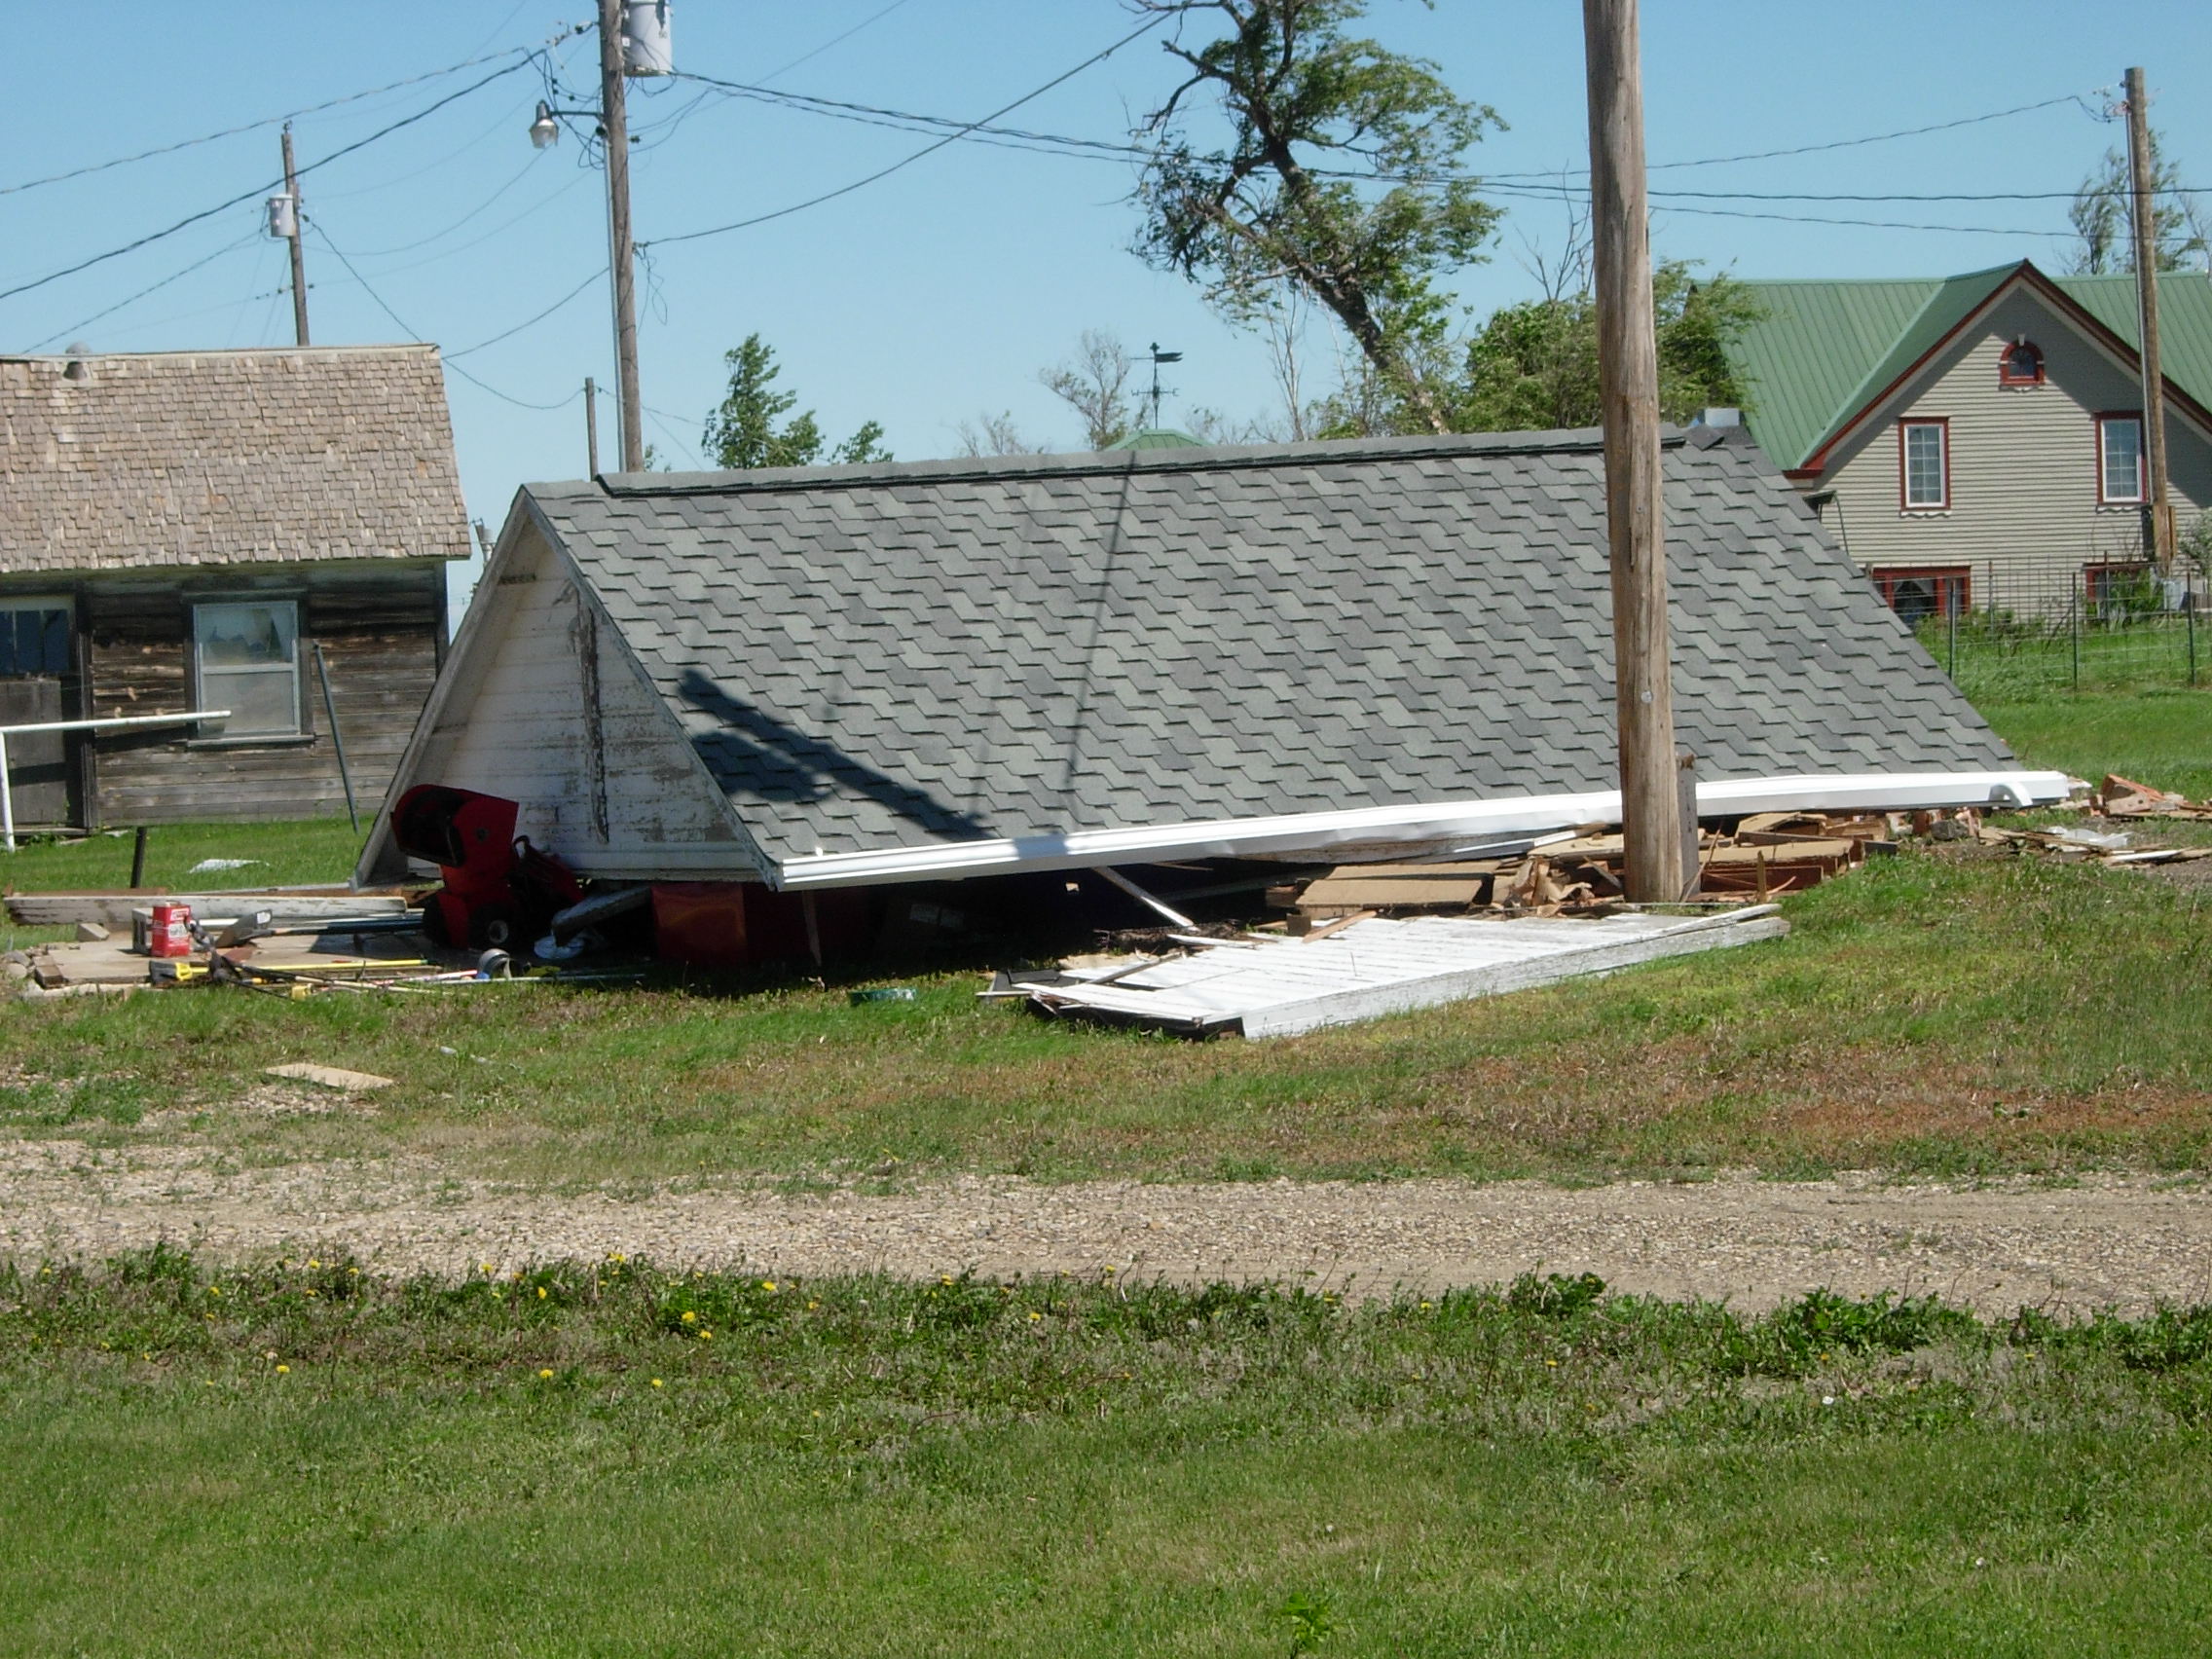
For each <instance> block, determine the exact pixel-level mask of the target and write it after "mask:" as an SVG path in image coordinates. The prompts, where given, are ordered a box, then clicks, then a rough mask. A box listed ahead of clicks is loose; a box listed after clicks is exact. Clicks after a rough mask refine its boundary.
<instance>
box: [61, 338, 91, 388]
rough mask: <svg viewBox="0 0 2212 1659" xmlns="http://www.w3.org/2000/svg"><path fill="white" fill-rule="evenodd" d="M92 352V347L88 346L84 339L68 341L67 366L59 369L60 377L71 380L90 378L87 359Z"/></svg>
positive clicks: (89, 366)
mask: <svg viewBox="0 0 2212 1659" xmlns="http://www.w3.org/2000/svg"><path fill="white" fill-rule="evenodd" d="M91 356H92V347H90V346H88V345H87V344H86V343H85V342H84V341H82V340H72V341H70V342H69V350H68V357H69V366H68V367H67V368H65V369H63V370H62V371H61V376H62V379H64V380H73V381H81V380H90V379H91V378H92V363H91V362H90V361H89V359H90V358H91Z"/></svg>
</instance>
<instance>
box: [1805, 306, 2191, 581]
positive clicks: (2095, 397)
mask: <svg viewBox="0 0 2212 1659" xmlns="http://www.w3.org/2000/svg"><path fill="white" fill-rule="evenodd" d="M2023 335H2024V336H2026V337H2027V338H2028V339H2029V340H2031V341H2033V342H2034V343H2035V344H2036V345H2037V346H2039V347H2041V348H2042V349H2043V354H2044V384H2043V385H2042V386H2040V387H2000V386H1999V385H1998V360H1999V357H2000V355H2001V353H2002V352H2003V350H2004V349H2005V348H2006V347H2007V346H2009V344H2011V342H2012V341H2014V340H2015V339H2017V338H2019V337H2021V336H2023ZM2140 406H2141V398H2140V396H2139V394H2138V392H2137V389H2136V377H2135V374H2134V371H2133V369H2132V367H2129V366H2123V365H2122V364H2121V363H2120V362H2119V361H2117V360H2116V359H2115V358H2114V357H2113V356H2111V355H2110V354H2109V353H2108V352H2107V351H2106V350H2104V349H2103V348H2102V347H2100V346H2098V345H2097V344H2096V343H2095V342H2094V341H2092V340H2091V339H2090V338H2089V337H2088V336H2086V335H2084V334H2083V333H2081V332H2080V331H2079V330H2077V329H2076V328H2075V327H2074V326H2073V325H2072V324H2071V323H2070V322H2068V321H2066V320H2064V319H2063V318H2061V317H2060V316H2059V315H2058V314H2057V313H2054V312H2052V311H2051V310H2050V309H2049V308H2048V307H2047V306H2046V304H2045V303H2044V302H2043V301H2042V300H2041V299H2040V298H2038V297H2037V296H2036V295H2035V294H2033V293H2032V292H2030V291H2027V290H2024V289H2016V290H2015V291H2013V292H2012V293H2010V294H2008V295H2006V296H2005V297H2004V298H2003V299H2001V300H2000V301H1999V302H1998V303H1997V305H1996V306H1995V307H1994V308H1992V310H1991V311H1990V313H1989V314H1988V315H1987V316H1986V317H1984V318H1983V319H1982V320H1981V321H1980V322H1978V323H1976V324H1975V325H1974V326H1973V327H1972V328H1971V329H1969V330H1968V331H1966V333H1964V334H1962V335H1961V337H1960V338H1959V339H1958V340H1955V341H1953V342H1952V343H1951V345H1950V346H1948V347H1947V348H1945V350H1943V351H1942V352H1941V353H1940V354H1938V355H1937V357H1936V359H1935V360H1934V361H1932V362H1931V363H1929V364H1928V365H1927V366H1926V367H1925V368H1923V369H1922V370H1921V372H1920V374H1919V375H1918V376H1917V377H1916V378H1915V379H1914V380H1913V381H1912V382H1910V383H1908V384H1907V385H1906V386H1905V387H1903V388H1901V389H1900V390H1899V393H1898V394H1896V395H1895V396H1894V397H1893V398H1892V399H1891V400H1890V402H1889V403H1888V404H1887V405H1885V406H1884V407H1883V408H1882V409H1880V410H1878V411H1876V413H1875V415H1874V417H1873V418H1872V419H1870V420H1869V421H1868V422H1867V423H1866V424H1865V426H1864V428H1863V429H1862V431H1861V432H1859V433H1857V434H1855V435H1854V437H1853V438H1852V440H1851V441H1850V443H1849V444H1847V445H1845V446H1844V447H1843V448H1841V449H1840V450H1839V452H1838V455H1837V458H1836V459H1834V460H1833V461H1831V462H1830V465H1829V467H1828V470H1827V472H1826V474H1825V477H1823V478H1822V479H1821V481H1820V482H1819V483H1818V484H1817V485H1814V486H1810V487H1811V488H1817V489H1823V490H1831V489H1832V490H1833V491H1835V493H1836V499H1835V501H1834V502H1833V503H1831V504H1830V505H1829V506H1827V507H1826V508H1825V511H1824V513H1823V517H1824V518H1825V520H1826V522H1827V525H1828V528H1829V529H1830V530H1831V531H1839V532H1840V534H1841V535H1842V538H1843V539H1844V541H1845V542H1846V543H1847V544H1848V547H1849V550H1850V552H1851V555H1852V557H1853V558H1854V559H1855V560H1857V561H1858V562H1859V563H1860V564H1861V565H1862V566H1867V567H1874V568H1878V567H1899V566H1942V565H1964V566H1968V567H1970V568H1971V570H1972V576H1973V602H1974V603H1975V604H1976V605H1981V604H1983V603H1985V602H1986V600H1987V598H1988V595H1989V590H1990V588H1991V587H1992V586H1994V587H1995V589H1996V593H1997V597H1998V598H1999V599H2000V600H2001V602H2002V603H2005V604H2007V605H2014V604H2025V603H2027V602H2028V601H2029V599H2030V598H2031V596H2032V597H2034V598H2037V599H2041V600H2047V599H2056V600H2058V601H2060V602H2063V600H2064V598H2065V596H2066V594H2068V593H2069V592H2072V591H2074V584H2075V583H2077V582H2078V581H2079V579H2080V578H2079V568H2080V566H2082V565H2083V564H2084V563H2088V562H2091V561H2095V560H2100V559H2119V558H2128V557H2140V553H2139V552H2138V551H2137V550H2138V549H2139V548H2140V546H2141V543H2142V516H2141V511H2140V509H2139V508H2136V507H2132V506H2099V505H2098V504H2097V434H2096V416H2097V415H2099V414H2109V413H2114V412H2120V411H2127V410H2133V409H2137V408H2139V407H2140ZM1935 418H1944V419H1947V420H1948V421H1949V423H1950V432H1951V442H1950V464H1951V504H1950V506H1949V507H1948V508H1947V509H1944V510H1942V511H1939V512H1927V511H1907V510H1905V509H1904V508H1902V507H1901V506H1900V505H1899V500H1900V496H1899V472H1898V466H1899V462H1898V423H1899V420H1900V419H1908V420H1910V419H1919V420H1927V419H1935ZM2166 453H2167V457H2168V463H2167V470H2168V475H2169V485H2168V487H2169V490H2170V491H2171V493H2172V497H2173V501H2174V508H2175V512H2176V514H2177V516H2178V517H2179V519H2180V522H2181V524H2182V526H2183V527H2184V528H2185V529H2186V528H2187V526H2188V525H2189V523H2190V522H2191V520H2192V519H2194V517H2195V515H2196V514H2197V513H2198V512H2199V511H2201V510H2202V509H2203V508H2204V507H2205V506H2207V505H2208V504H2212V443H2208V442H2207V440H2206V437H2205V435H2204V433H2203V432H2202V430H2200V429H2199V428H2198V427H2197V425H2196V424H2195V423H2194V422H2193V421H2191V420H2190V419H2189V418H2188V417H2186V416H2183V415H2181V414H2179V413H2177V412H2176V411H2175V410H2174V409H2173V406H2172V405H2171V404H2168V405H2167V412H2166ZM1839 507H1840V509H1841V511H1840V513H1839V511H1838V508H1839Z"/></svg>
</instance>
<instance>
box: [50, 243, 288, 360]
mask: <svg viewBox="0 0 2212 1659" xmlns="http://www.w3.org/2000/svg"><path fill="white" fill-rule="evenodd" d="M260 236H261V233H260V232H259V231H248V232H247V233H246V234H245V235H244V236H242V237H240V238H239V240H237V241H235V242H225V243H224V244H223V245H222V246H221V247H219V248H217V249H216V250H215V251H214V252H213V253H210V254H208V255H206V256H205V257H203V258H201V259H196V260H194V261H193V262H192V263H191V264H190V265H187V266H186V267H184V269H183V270H181V271H172V272H170V273H169V274H168V275H167V276H164V277H163V278H162V279H161V280H160V281H159V282H149V283H147V284H146V286H144V287H143V288H140V289H139V290H138V291H137V292H136V293H135V294H132V295H131V296H130V297H129V299H123V300H118V301H116V302H115V304H113V305H112V306H105V307H103V308H101V309H100V310H99V311H96V312H94V313H92V315H91V316H86V317H79V318H78V319H77V320H76V321H75V322H73V323H71V324H70V325H69V326H68V327H67V328H57V329H55V331H54V332H53V333H52V334H49V335H48V336H47V337H46V338H45V339H44V340H41V341H40V342H38V344H37V345H35V346H32V347H31V348H30V350H33V351H38V350H44V349H45V348H46V347H49V346H51V345H53V344H54V343H55V341H56V340H66V339H68V338H69V336H70V335H72V334H74V333H76V332H77V331H78V330H79V329H80V328H85V327H88V326H90V325H91V324H92V323H95V322H97V321H99V319H100V318H101V317H103V316H113V315H114V314H115V313H117V312H119V311H121V310H123V308H124V307H125V306H134V305H136V304H137V303H138V302H139V301H140V300H142V299H144V298H145V297H146V296H147V295H148V294H152V293H158V292H159V291H160V290H162V289H164V288H166V287H167V286H168V285H169V284H170V283H171V282H177V281H182V280H183V279H184V278H185V277H187V276H191V275H192V274H193V273H194V272H195V271H198V270H199V269H200V268H201V267H202V266H204V265H212V264H214V263H215V261H216V260H218V259H220V258H222V257H223V256H224V255H225V254H227V253H236V252H238V250H239V249H240V248H241V247H243V246H245V245H246V243H248V242H250V241H255V240H259V238H260ZM254 297H255V298H256V299H258V298H260V297H261V296H259V295H256V296H254ZM230 303H231V302H230V301H228V300H225V301H224V302H223V304H222V305H221V306H217V307H211V308H209V309H210V310H216V311H220V310H224V309H227V308H228V307H229V305H230Z"/></svg>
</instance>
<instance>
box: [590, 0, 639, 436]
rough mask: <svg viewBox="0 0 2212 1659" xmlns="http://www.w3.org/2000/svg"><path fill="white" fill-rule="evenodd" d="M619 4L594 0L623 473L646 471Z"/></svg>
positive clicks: (613, 1)
mask: <svg viewBox="0 0 2212 1659" xmlns="http://www.w3.org/2000/svg"><path fill="white" fill-rule="evenodd" d="M622 93H623V88H622V0H599V129H600V136H601V138H602V139H603V140H604V141H605V142H606V145H607V251H608V265H609V267H610V268H611V269H612V272H613V276H614V377H615V386H614V389H615V401H616V406H617V408H618V409H619V411H620V413H621V418H622V419H621V425H622V470H623V471H625V472H643V471H645V422H644V420H643V418H642V415H641V412H640V410H639V408H638V303H637V294H636V291H635V287H634V284H633V279H632V276H631V269H630V265H631V259H632V249H631V246H630V129H629V122H628V119H627V117H626V116H625V115H624V113H623V107H622Z"/></svg>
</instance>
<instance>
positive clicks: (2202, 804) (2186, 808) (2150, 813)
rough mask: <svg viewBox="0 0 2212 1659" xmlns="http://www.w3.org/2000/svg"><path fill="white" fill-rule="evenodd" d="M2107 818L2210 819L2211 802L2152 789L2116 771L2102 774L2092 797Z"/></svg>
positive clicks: (2096, 806) (2097, 807)
mask: <svg viewBox="0 0 2212 1659" xmlns="http://www.w3.org/2000/svg"><path fill="white" fill-rule="evenodd" d="M2092 801H2093V804H2094V806H2095V808H2096V810H2097V811H2098V812H2100V813H2101V814H2103V815H2104V816H2105V817H2107V818H2180V819H2194V820H2197V821H2200V822H2203V821H2212V801H2194V800H2191V799H2190V798H2189V797H2188V796H2187V795H2181V794H2176V793H2173V792H2172V791H2170V790H2155V789H2153V788H2151V786H2150V785H2148V784H2139V783H2137V782H2135V781H2134V780H2133V779H2132V778H2123V777H2121V776H2120V775H2119V774H2118V773H2117V772H2108V773H2106V774H2105V779H2104V782H2103V783H2101V784H2099V785H2098V786H2097V788H2096V793H2095V794H2094V795H2093V796H2092Z"/></svg>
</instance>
